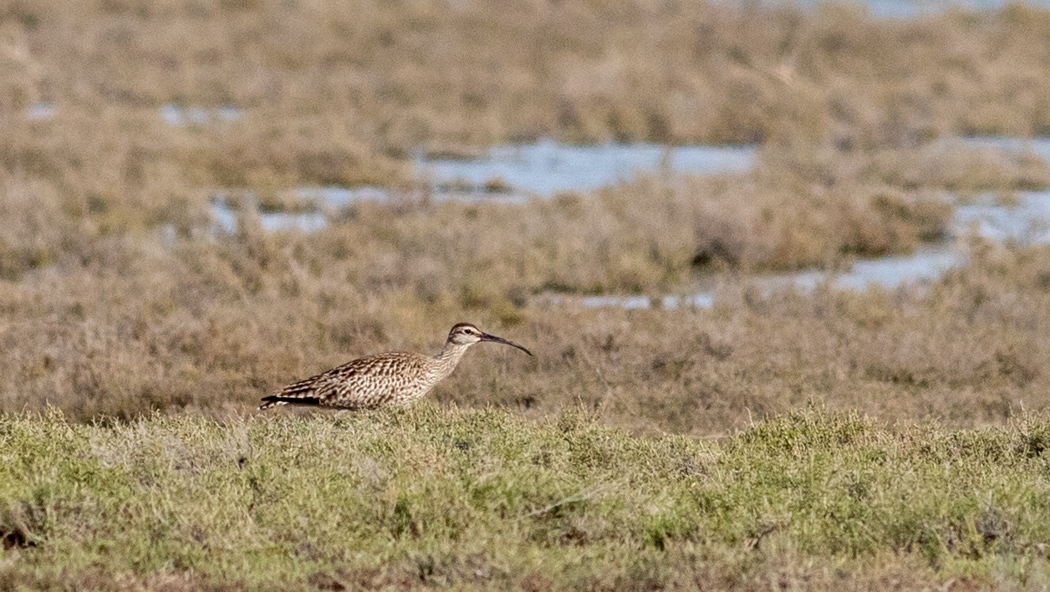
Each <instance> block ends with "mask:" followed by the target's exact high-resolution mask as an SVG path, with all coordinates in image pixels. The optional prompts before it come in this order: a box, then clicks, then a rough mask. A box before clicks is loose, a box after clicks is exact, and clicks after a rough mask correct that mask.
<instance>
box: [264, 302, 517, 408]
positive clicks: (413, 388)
mask: <svg viewBox="0 0 1050 592" xmlns="http://www.w3.org/2000/svg"><path fill="white" fill-rule="evenodd" d="M481 341H493V342H496V343H503V344H506V345H510V346H513V347H516V348H518V349H520V350H522V351H523V352H525V353H527V354H529V355H530V356H531V355H532V352H530V351H529V350H527V349H525V348H524V347H521V346H520V345H518V344H516V343H511V342H510V341H507V340H506V339H503V338H502V337H496V336H495V335H489V334H488V333H485V332H483V331H481V330H480V329H478V328H477V327H475V326H474V325H471V324H470V323H459V324H458V325H456V326H454V327H452V330H451V331H449V334H448V340H447V341H446V342H445V347H444V348H443V349H442V350H441V352H440V353H439V354H437V355H436V356H426V355H422V354H412V353H405V352H390V353H385V354H377V355H374V356H368V357H365V358H359V359H356V360H353V361H351V362H347V363H346V364H343V365H342V366H338V367H336V368H332V369H331V370H328V371H327V372H322V373H321V374H318V375H316V376H311V377H310V378H307V379H304V380H300V381H298V382H294V383H292V384H290V385H288V386H286V387H284V388H283V389H281V392H279V393H277V394H276V395H271V396H269V397H264V398H263V400H262V401H263V403H262V405H260V406H259V409H269V408H270V407H276V406H278V405H307V406H313V407H330V408H334V409H375V408H378V407H384V406H388V405H407V404H409V403H411V402H412V401H414V400H416V399H418V398H420V397H422V396H423V395H425V394H427V392H428V391H430V389H432V388H433V387H434V385H435V384H437V383H438V382H440V381H441V380H442V379H444V378H445V377H447V376H448V375H449V374H452V371H453V370H455V369H456V365H457V364H459V360H460V359H461V358H462V357H463V354H465V353H466V351H467V349H468V348H470V346H472V345H474V344H475V343H479V342H481Z"/></svg>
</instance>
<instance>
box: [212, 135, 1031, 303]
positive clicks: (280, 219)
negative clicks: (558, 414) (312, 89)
mask: <svg viewBox="0 0 1050 592" xmlns="http://www.w3.org/2000/svg"><path fill="white" fill-rule="evenodd" d="M953 142H963V143H965V144H967V145H970V146H976V147H988V148H996V149H1004V150H1030V151H1032V152H1033V153H1035V154H1038V155H1040V156H1042V157H1043V158H1044V159H1047V160H1048V161H1050V138H1043V139H1035V140H1022V139H1016V138H964V139H952V140H944V141H943V143H944V144H945V145H946V146H948V145H950V144H951V143H953ZM755 150H756V148H755V147H754V146H730V147H711V146H690V147H673V148H672V147H662V146H657V145H652V144H632V145H620V144H606V145H599V146H567V145H563V144H558V143H556V142H553V141H543V142H539V143H536V144H531V145H525V146H518V147H509V146H502V147H496V148H492V149H491V150H489V151H487V152H485V153H484V154H483V155H481V156H480V157H479V158H477V159H472V160H451V159H431V160H427V159H422V158H420V159H418V160H417V169H418V170H420V171H421V173H420V175H421V178H422V179H425V180H427V181H429V183H431V185H432V189H431V191H430V192H429V193H428V195H429V196H430V198H431V199H433V200H434V201H436V202H441V201H465V202H471V203H477V202H493V203H522V202H524V201H526V200H528V199H531V198H534V197H541V198H546V197H550V196H552V195H554V194H556V193H558V192H561V191H579V192H587V191H592V190H594V189H597V188H600V187H602V186H606V185H610V184H613V183H616V182H619V181H624V180H628V179H630V178H631V176H633V175H635V174H637V173H658V174H659V173H676V174H694V175H705V174H721V173H738V172H743V171H746V170H747V169H748V168H750V167H752V166H753V165H754V161H755ZM486 185H488V186H498V187H500V188H501V189H502V191H501V192H492V191H486ZM294 193H295V195H294V197H295V198H296V199H297V200H307V201H313V202H315V203H317V204H319V207H318V210H317V211H313V212H307V213H301V214H291V213H260V214H259V222H260V224H261V226H262V228H263V229H264V230H270V231H274V230H288V229H293V230H300V231H304V232H315V231H317V230H320V229H321V228H324V226H325V224H326V223H327V222H326V220H327V216H326V215H325V213H324V212H325V211H327V210H338V209H342V208H345V207H347V206H348V205H349V204H351V203H354V202H357V201H388V200H391V199H392V198H393V197H392V194H391V193H390V192H388V191H386V190H384V189H380V188H374V187H361V188H341V187H302V188H299V189H297V190H296V191H295V192H294ZM1017 195H1018V200H1017V203H1016V204H1014V205H1011V206H1003V205H1000V204H998V203H996V202H995V201H994V200H993V199H992V198H991V197H988V198H987V199H984V200H978V201H977V203H974V204H971V205H963V206H959V207H957V209H956V215H955V220H954V222H953V224H952V238H951V239H950V240H949V241H948V242H946V243H945V244H943V245H940V246H936V247H925V248H922V249H918V250H917V251H916V252H915V253H913V254H911V255H905V256H890V257H881V258H878V259H870V260H859V261H856V262H855V263H854V264H853V265H852V267H851V268H850V269H849V270H848V271H843V272H823V271H802V272H798V273H791V274H782V275H774V276H756V277H753V278H750V281H751V282H753V283H754V285H756V286H757V287H759V288H761V289H767V290H773V289H778V288H783V287H788V286H794V287H795V288H798V289H802V290H812V289H814V288H815V287H816V286H818V285H821V284H824V283H828V284H830V285H832V286H835V287H838V288H841V289H864V288H865V287H867V286H869V285H873V284H874V285H880V286H883V287H886V288H895V287H897V286H901V285H904V284H914V283H922V282H930V281H933V280H935V279H937V278H938V277H940V275H941V274H942V273H944V271H945V270H947V269H951V268H953V267H958V266H961V265H964V264H965V263H966V256H965V252H964V250H963V247H962V245H961V244H960V240H959V239H960V238H961V237H963V236H965V235H967V234H968V233H971V232H973V233H976V234H978V235H979V236H983V237H986V238H989V239H992V240H996V241H1014V242H1017V243H1020V244H1039V243H1050V191H1029V192H1019V193H1018V194H1017ZM213 208H214V212H215V219H216V225H217V227H218V228H220V229H221V230H223V231H226V232H233V231H234V230H235V229H236V227H237V216H236V214H235V213H234V212H233V211H232V210H231V209H230V207H229V205H228V203H227V201H226V200H225V199H224V198H223V197H222V196H221V194H217V197H216V198H214V199H213ZM734 281H739V278H736V279H735V280H734ZM555 300H558V301H563V300H565V299H563V298H555ZM574 301H577V302H579V303H580V304H582V305H583V306H621V307H624V308H648V307H651V306H653V305H654V303H653V301H652V299H651V298H650V297H649V296H645V295H631V296H586V297H581V298H578V299H574ZM714 302H715V292H714V290H713V289H709V290H698V291H697V292H695V293H693V294H689V295H687V296H676V295H668V296H664V297H662V298H661V299H660V301H659V302H658V303H656V304H657V305H659V306H662V307H665V308H675V307H679V306H695V307H710V306H713V305H714Z"/></svg>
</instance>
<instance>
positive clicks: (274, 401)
mask: <svg viewBox="0 0 1050 592" xmlns="http://www.w3.org/2000/svg"><path fill="white" fill-rule="evenodd" d="M320 404H321V400H320V399H318V398H317V397H294V396H293V397H288V396H282V395H270V396H269V397H263V400H262V405H259V411H262V410H264V409H269V408H271V407H280V406H281V405H313V406H317V405H320Z"/></svg>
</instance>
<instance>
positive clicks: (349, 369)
mask: <svg viewBox="0 0 1050 592" xmlns="http://www.w3.org/2000/svg"><path fill="white" fill-rule="evenodd" d="M424 374H425V370H424V368H423V367H422V365H421V364H420V363H419V362H418V360H417V358H416V357H414V356H412V355H411V354H397V353H391V354H381V355H377V356H369V357H367V358H359V359H357V360H353V361H351V362H347V363H346V364H343V365H341V366H337V367H335V368H332V369H331V370H327V371H325V372H322V373H321V374H317V375H315V376H311V377H310V378H305V379H303V380H300V381H297V382H293V383H292V384H289V385H288V386H286V387H284V388H283V389H281V391H280V392H279V393H277V394H276V395H271V396H269V397H265V398H263V405H262V406H261V407H260V408H267V407H271V406H274V405H282V404H284V405H288V404H292V405H316V406H321V407H345V408H355V407H373V406H376V405H381V404H383V403H386V402H388V401H389V400H390V399H391V398H392V397H393V396H394V394H395V390H396V388H397V387H398V386H399V384H404V383H405V382H408V381H412V380H420V379H422V377H423V376H424ZM394 378H400V379H401V380H391V379H394Z"/></svg>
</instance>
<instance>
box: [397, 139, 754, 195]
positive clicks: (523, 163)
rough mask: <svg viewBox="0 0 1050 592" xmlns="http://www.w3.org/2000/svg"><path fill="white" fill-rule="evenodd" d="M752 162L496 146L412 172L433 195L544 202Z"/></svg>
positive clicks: (686, 151) (713, 149)
mask: <svg viewBox="0 0 1050 592" xmlns="http://www.w3.org/2000/svg"><path fill="white" fill-rule="evenodd" d="M754 162H755V147H754V146H678V147H669V146H660V145H657V144H601V145H597V146H568V145H565V144H559V143H557V142H554V141H551V140H544V141H540V142H537V143H535V144H529V145H524V146H499V147H496V148H492V149H490V150H488V151H487V152H485V154H484V155H482V156H481V157H479V158H476V159H470V160H450V159H433V160H427V159H422V158H419V159H416V168H417V171H419V172H420V173H421V174H422V175H423V176H424V178H427V179H430V181H431V183H432V184H433V185H434V187H435V189H440V188H442V187H469V188H475V189H480V190H483V189H484V188H485V187H486V186H488V187H492V186H497V187H507V188H509V189H510V190H511V191H513V192H522V193H527V194H533V195H537V196H541V197H550V196H552V195H554V194H555V193H558V192H559V191H579V192H586V191H593V190H595V189H598V188H600V187H605V186H608V185H612V184H614V183H616V182H618V181H624V180H627V179H629V178H630V177H631V176H632V175H634V174H635V173H638V172H647V173H652V172H669V173H684V174H694V175H705V174H717V173H736V172H743V171H746V170H748V169H750V168H751V167H752V166H754ZM438 193H440V191H438Z"/></svg>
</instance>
